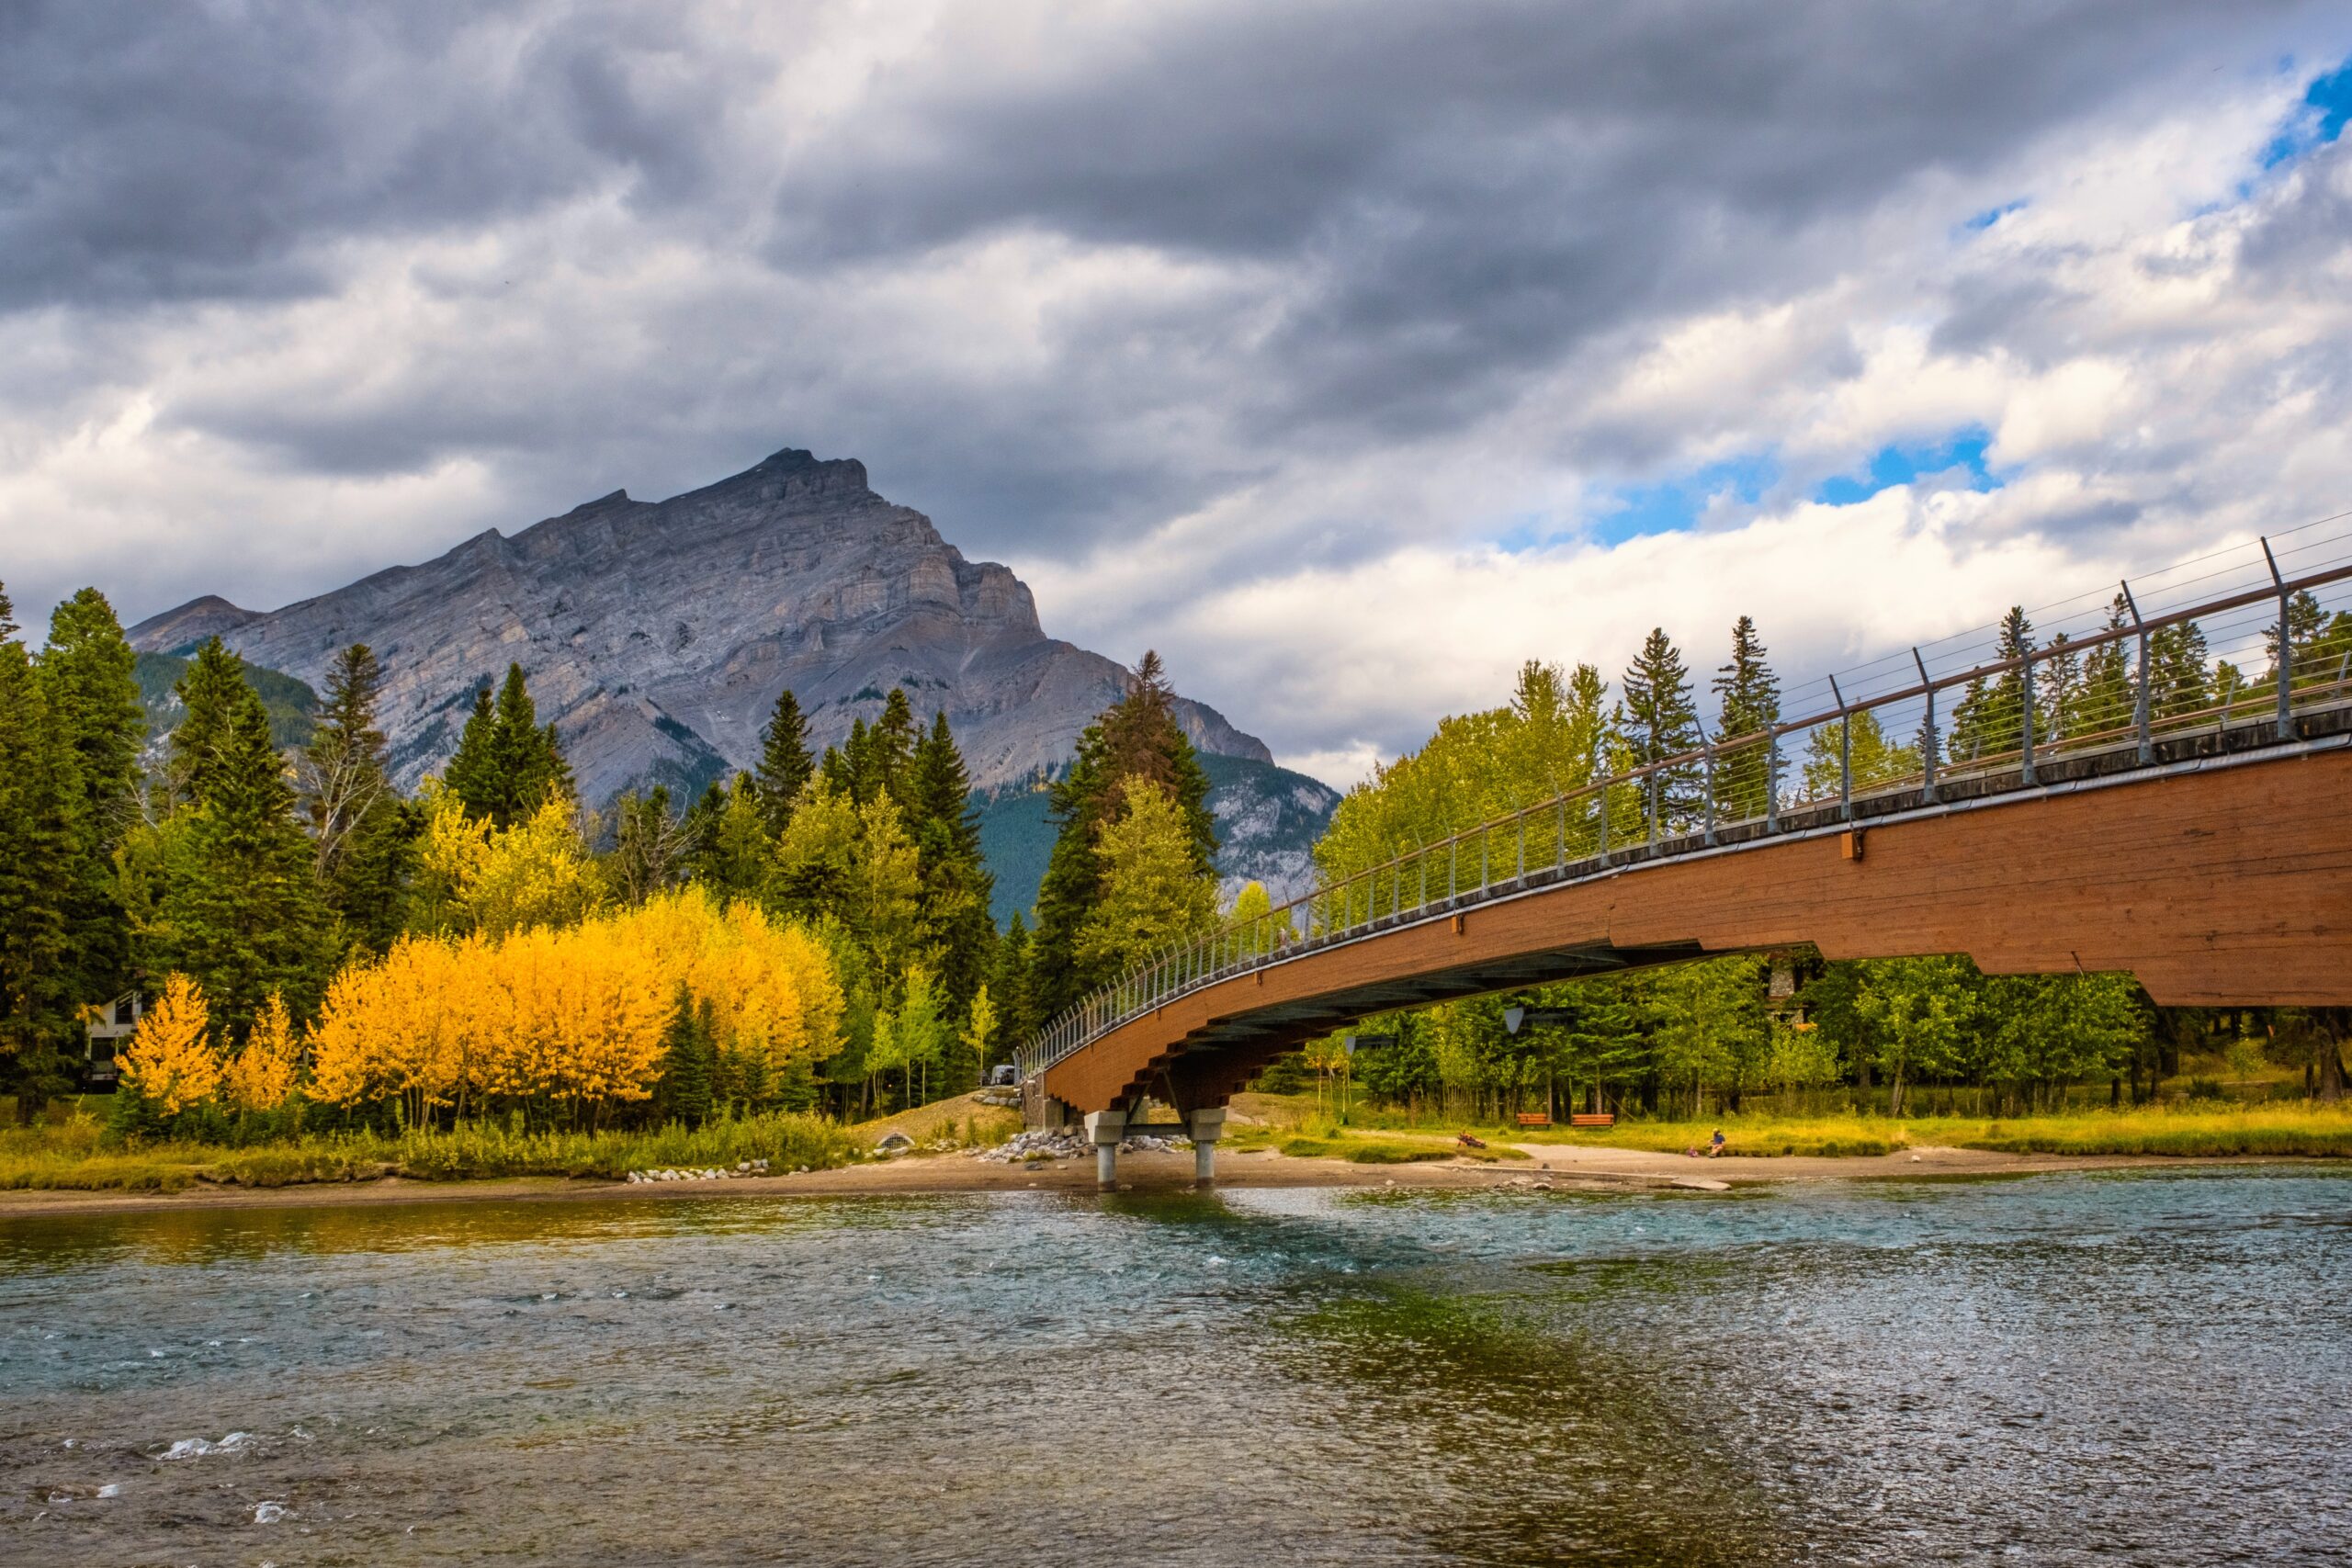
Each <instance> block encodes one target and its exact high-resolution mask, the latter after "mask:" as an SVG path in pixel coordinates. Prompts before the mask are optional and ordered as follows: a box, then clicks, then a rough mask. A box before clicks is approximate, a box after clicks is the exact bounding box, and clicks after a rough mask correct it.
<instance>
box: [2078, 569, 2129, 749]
mask: <svg viewBox="0 0 2352 1568" xmlns="http://www.w3.org/2000/svg"><path fill="white" fill-rule="evenodd" d="M2130 609H2131V606H2130V604H2129V602H2128V601H2126V600H2125V599H2124V597H2123V595H2122V594H2120V593H2118V594H2117V595H2116V596H2115V598H2114V600H2113V601H2112V602H2111V603H2110V604H2109V605H2108V608H2107V629H2108V630H2109V631H2110V632H2120V631H2121V630H2122V629H2123V628H2124V627H2125V626H2129V625H2130V624H2131V619H2130ZM2131 647H2132V639H2131V638H2129V637H2109V639H2108V640H2107V641H2105V642H2103V643H2101V644H2099V645H2098V647H2097V648H2094V649H2091V650H2090V651H2089V652H2088V653H2086V654H2085V655H2084V656H2083V694H2082V702H2081V704H2080V708H2079V714H2078V716H2077V719H2076V722H2077V723H2078V724H2079V725H2080V726H2081V728H2080V729H2079V730H2078V731H2077V733H2078V734H2085V735H2109V736H2112V735H2117V734H2120V733H2121V732H2123V731H2125V730H2128V729H2129V728H2131V724H2132V721H2133V719H2134V717H2135V716H2136V715H2137V711H2138V704H2139V696H2138V692H2137V691H2136V689H2135V688H2134V686H2133V683H2132V679H2131Z"/></svg>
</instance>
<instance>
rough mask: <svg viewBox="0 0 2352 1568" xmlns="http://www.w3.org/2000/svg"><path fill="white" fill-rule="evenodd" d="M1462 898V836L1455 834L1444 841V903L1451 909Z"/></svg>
mask: <svg viewBox="0 0 2352 1568" xmlns="http://www.w3.org/2000/svg"><path fill="white" fill-rule="evenodd" d="M1461 896H1462V835H1461V834H1459V833H1456V834H1454V835H1453V837H1452V838H1451V839H1448V840H1446V841H1445V902H1446V905H1447V907H1448V908H1452V906H1453V901H1454V900H1455V899H1456V898H1459V897H1461Z"/></svg>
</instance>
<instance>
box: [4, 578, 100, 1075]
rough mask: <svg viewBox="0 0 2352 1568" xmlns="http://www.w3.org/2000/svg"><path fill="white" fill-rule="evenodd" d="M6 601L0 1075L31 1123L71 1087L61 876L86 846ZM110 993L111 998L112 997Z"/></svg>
mask: <svg viewBox="0 0 2352 1568" xmlns="http://www.w3.org/2000/svg"><path fill="white" fill-rule="evenodd" d="M42 687H43V682H41V681H40V679H39V677H38V676H37V675H36V674H35V672H34V670H33V665H32V661H31V660H30V659H29V658H28V657H27V655H26V652H25V647H24V644H23V643H22V642H21V641H19V640H17V623H16V618H15V615H14V614H13V612H12V609H11V606H10V604H9V603H8V597H7V595H6V593H5V592H0V911H5V912H6V913H5V918H0V1074H4V1075H5V1077H6V1085H7V1087H8V1089H10V1090H11V1091H12V1092H13V1093H14V1094H15V1095H16V1096H17V1120H19V1121H29V1120H30V1119H31V1117H32V1115H33V1113H34V1112H36V1111H39V1110H40V1107H41V1106H42V1105H43V1104H44V1103H45V1102H46V1101H47V1100H49V1099H50V1098H51V1096H53V1095H58V1094H62V1093H63V1092H65V1090H66V1089H69V1088H70V1087H71V1080H70V1078H69V1077H67V1073H66V1066H65V1058H64V1055H63V1054H62V1047H64V1046H65V1045H67V1044H68V1043H71V1042H72V1041H73V1036H74V1011H73V1010H74V1006H75V1005H76V1003H77V1002H81V1001H84V1000H105V999H106V998H80V997H77V996H75V995H74V992H73V990H72V987H73V985H74V981H75V979H76V976H74V973H73V972H72V970H71V968H70V967H69V964H68V959H69V956H70V955H71V953H72V951H73V943H72V940H71V936H72V933H71V932H70V931H68V928H67V924H66V922H67V918H68V915H69V912H70V909H71V907H72V903H73V897H74V893H75V892H76V890H77V889H76V887H75V885H74V883H73V882H72V881H71V880H70V879H69V878H67V877H63V876H61V875H60V874H59V873H60V868H62V867H68V866H71V865H72V864H74V859H75V856H76V854H77V853H78V852H80V851H81V850H82V848H83V846H84V845H85V843H86V842H87V841H88V840H87V830H86V829H85V826H84V821H83V802H84V800H85V790H84V787H83V784H82V780H81V776H80V771H79V769H78V768H77V767H76V766H75V751H74V744H73V735H72V732H71V728H70V727H69V726H68V725H67V724H65V723H62V722H61V721H60V719H59V717H58V716H57V715H55V714H53V713H52V712H51V708H50V705H49V702H48V700H47V695H46V694H45V693H44V691H43V690H42ZM109 994H111V993H109Z"/></svg>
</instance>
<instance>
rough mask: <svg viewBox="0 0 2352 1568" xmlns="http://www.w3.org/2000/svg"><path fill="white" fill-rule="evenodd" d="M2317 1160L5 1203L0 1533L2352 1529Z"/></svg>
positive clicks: (535, 1552) (1386, 1538)
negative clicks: (1685, 1189) (741, 1192)
mask: <svg viewBox="0 0 2352 1568" xmlns="http://www.w3.org/2000/svg"><path fill="white" fill-rule="evenodd" d="M2347 1411H2352V1177H2347V1176H2346V1175H2340V1174H2336V1173H2335V1172H2332V1171H2327V1170H2319V1169H2313V1170H2303V1169H2294V1168H2262V1169H2233V1170H2227V1171H2220V1170H2167V1171H2164V1172H2160V1173H2151V1172H2134V1173H2110V1174H2104V1175H2086V1174H2075V1175H2064V1176H2048V1177H2036V1178H2032V1179H2018V1180H2004V1181H1972V1182H1927V1181H1909V1182H1887V1183H1865V1182H1853V1183H1813V1184H1788V1185H1784V1186H1779V1187H1774V1188H1770V1189H1745V1190H1737V1191H1735V1192H1733V1193H1729V1194H1723V1195H1712V1194H1710V1195H1700V1194H1671V1195H1669V1194H1665V1193H1653V1192H1643V1193H1622V1194H1605V1195H1596V1194H1589V1193H1568V1192H1529V1191H1524V1190H1521V1191H1516V1192H1502V1191H1495V1192H1484V1191H1480V1192H1430V1191H1415V1192H1410V1193H1407V1192H1401V1191H1399V1192H1372V1193H1364V1192H1332V1191H1319V1190H1279V1191H1276V1190H1263V1191H1250V1190H1236V1191H1228V1192H1225V1193H1222V1194H1219V1195H1216V1196H1193V1195H1189V1194H1187V1195H1182V1196H1157V1197H1154V1196H1146V1195H1140V1194H1124V1195H1119V1196H1115V1197H1110V1198H1104V1199H1100V1200H1096V1199H1091V1198H1090V1199H1085V1200H1074V1199H1069V1198H1065V1197H1060V1196H1049V1195H1044V1194H1035V1193H1015V1194H994V1195H988V1196H974V1197H967V1198H924V1199H875V1198H860V1199H841V1200H830V1201H828V1200H813V1199H801V1200H784V1201H775V1200H744V1199H732V1200H730V1199H724V1198H712V1199H693V1200H673V1201H612V1202H597V1203H582V1202H560V1203H480V1204H473V1203H431V1204H414V1205H389V1204H387V1205H368V1206H356V1207H351V1208H340V1209H335V1208H326V1209H322V1208H302V1209H243V1210H220V1209H212V1210H195V1209H191V1210H185V1211H178V1212H164V1213H123V1214H104V1215H98V1216H78V1217H53V1218H39V1219H29V1218H17V1219H7V1220H0V1469H5V1472H6V1476H7V1478H8V1481H7V1484H6V1489H5V1490H6V1496H5V1498H0V1562H8V1563H23V1564H49V1563H60V1564H62V1563H68V1562H72V1563H92V1564H104V1563H149V1562H156V1563H162V1562H171V1563H207V1564H210V1563H259V1562H274V1563H277V1564H279V1565H281V1568H290V1565H292V1564H296V1563H369V1564H375V1563H458V1562H464V1563H475V1562H485V1563H486V1562H495V1563H536V1562H559V1563H571V1562H580V1563H589V1562H595V1563H652V1562H714V1563H718V1562H726V1563H733V1562H792V1563H801V1564H865V1563H873V1564H891V1565H894V1568H904V1565H908V1564H927V1563H964V1562H983V1563H1001V1564H1006V1565H1009V1568H1010V1565H1021V1568H1035V1565H1046V1564H1057V1563H1080V1562H1084V1563H1094V1562H1134V1563H1199V1564H1216V1565H1219V1568H1224V1565H1230V1564H1252V1565H1257V1564H1278V1563H1281V1564H1287V1563H1317V1564H1320V1563H1331V1564H1340V1563H1347V1564H1360V1563H1374V1562H1407V1563H1497V1564H1500V1563H1534V1562H1626V1563H1653V1562H1659V1563H1664V1562H1673V1563H1714V1562H1726V1563H1728V1562H1798V1563H1816V1562H1818V1563H1849V1562H1850V1563H1880V1562H1999V1563H2017V1562H2028V1563H2074V1562H2101V1563H2106V1562H2146V1563H2194V1562H2246V1561H2258V1562H2282V1563H2286V1562H2312V1563H2318V1562H2336V1563H2340V1562H2346V1561H2347V1560H2352V1500H2348V1499H2347V1497H2346V1484H2345V1483H2346V1478H2347V1477H2352V1418H2347Z"/></svg>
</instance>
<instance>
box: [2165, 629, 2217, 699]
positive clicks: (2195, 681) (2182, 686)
mask: <svg viewBox="0 0 2352 1568" xmlns="http://www.w3.org/2000/svg"><path fill="white" fill-rule="evenodd" d="M2208 657H2209V650H2208V649H2207V647H2206V644H2205V628H2204V627H2202V626H2199V625H2198V624H2197V623H2196V622H2195V621H2180V622H2177V623H2176V624H2174V625H2172V626H2161V627H2158V628H2157V629H2156V630H2155V631H2154V632H2151V633H2149V634H2148V673H2149V691H2148V706H2149V710H2150V712H2151V714H2152V716H2154V717H2156V718H2179V717H2183V716H2187V715H2189V714H2193V713H2202V712H2203V711H2205V710H2206V709H2207V708H2210V707H2211V706H2212V705H2213V704H2214V702H2215V700H2216V692H2215V683H2214V679H2213V677H2214V674H2215V671H2213V670H2212V669H2211V667H2210V666H2209V665H2208V664H2207V662H2206V660H2207V659H2208Z"/></svg>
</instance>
